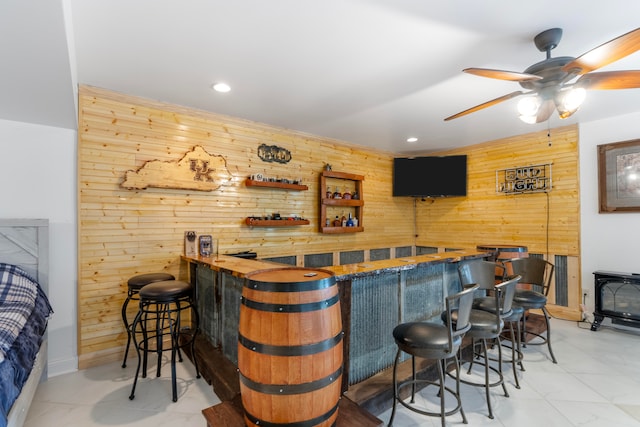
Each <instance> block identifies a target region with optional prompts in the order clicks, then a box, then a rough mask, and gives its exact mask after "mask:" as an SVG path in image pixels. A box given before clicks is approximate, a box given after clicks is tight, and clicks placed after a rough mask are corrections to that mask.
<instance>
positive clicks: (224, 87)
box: [211, 83, 231, 93]
mask: <svg viewBox="0 0 640 427" xmlns="http://www.w3.org/2000/svg"><path fill="white" fill-rule="evenodd" d="M211 87H212V88H213V90H215V91H216V92H222V93H225V92H229V91H230V90H231V86H229V85H228V84H226V83H214V84H213V85H212V86H211Z"/></svg>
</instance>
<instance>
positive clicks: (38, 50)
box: [0, 0, 640, 154]
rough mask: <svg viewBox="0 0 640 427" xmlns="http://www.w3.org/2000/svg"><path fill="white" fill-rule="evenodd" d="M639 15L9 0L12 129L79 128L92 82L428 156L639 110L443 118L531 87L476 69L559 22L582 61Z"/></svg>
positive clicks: (559, 6)
mask: <svg viewBox="0 0 640 427" xmlns="http://www.w3.org/2000/svg"><path fill="white" fill-rule="evenodd" d="M639 16H640V2H639V1H631V0H607V1H585V0H564V1H557V0H536V1H533V2H521V1H514V0H485V1H477V0H438V1H426V0H322V1H319V0H270V1H267V0H3V1H2V2H0V57H1V58H2V61H3V65H2V67H0V93H1V97H0V119H6V120H15V121H23V122H30V123H38V124H44V125H50V126H57V127H64V128H71V129H75V128H76V111H75V98H76V94H75V92H76V89H75V88H77V85H78V84H87V85H93V86H97V87H101V88H105V89H110V90H113V91H117V92H122V93H126V94H131V95H136V96H141V97H145V98H149V99H153V100H159V101H164V102H169V103H172V104H178V105H183V106H187V107H192V108H197V109H201V110H206V111H212V112H215V113H220V114H226V115H231V116H236V117H241V118H245V119H249V120H253V121H258V122H263V123H268V124H271V125H276V126H280V127H284V128H288V129H294V130H297V131H302V132H306V133H309V134H314V135H319V136H324V137H330V138H335V139H338V140H342V141H346V142H349V143H355V144H360V145H365V146H370V147H374V148H377V149H382V150H386V151H391V152H394V153H398V154H409V153H418V152H421V153H427V152H429V151H437V150H443V149H448V148H452V147H458V146H465V145H470V144H475V143H479V142H483V141H488V140H493V139H498V138H503V137H507V136H512V135H518V134H523V133H528V132H532V131H537V130H542V129H547V128H548V127H551V128H553V127H557V126H561V125H564V124H569V123H576V122H577V121H583V122H584V121H593V120H597V119H601V118H606V117H609V116H613V115H619V114H626V113H630V112H635V111H638V110H639V109H640V102H639V101H640V89H630V90H617V91H595V90H594V91H590V92H589V94H588V98H587V100H586V102H585V104H584V105H583V106H582V108H581V109H580V111H578V113H576V114H575V115H574V116H573V117H571V118H570V119H567V120H560V119H559V118H557V117H552V119H550V121H549V122H544V123H540V124H537V125H526V124H524V123H522V122H521V121H520V120H519V119H518V118H517V114H516V112H515V107H516V103H517V100H510V101H506V102H503V103H501V104H499V105H496V106H493V107H490V108H488V109H484V110H482V111H479V112H476V113H473V114H471V115H468V116H464V117H461V118H458V119H456V120H452V121H450V122H444V121H443V119H444V118H445V117H447V116H449V115H452V114H454V113H457V112H459V111H461V110H464V109H467V108H469V107H472V106H474V105H477V104H480V103H482V102H485V101H488V100H490V99H493V98H496V97H499V96H502V95H505V94H507V93H510V92H512V91H515V90H518V89H520V86H519V85H518V84H517V83H513V82H508V81H500V80H495V79H487V78H482V77H478V76H473V75H468V74H463V73H462V72H461V70H462V69H463V68H466V67H485V68H498V69H505V70H511V71H523V70H524V69H525V68H527V67H528V66H529V65H531V64H533V63H535V62H538V61H541V60H543V59H544V58H545V54H544V53H543V52H540V51H538V50H537V49H536V47H535V46H534V44H533V37H534V36H535V35H536V34H537V33H539V32H541V31H543V30H545V29H548V28H552V27H561V28H563V29H564V36H563V39H562V41H561V43H560V45H559V46H558V48H556V49H555V50H554V51H553V52H552V56H574V57H576V56H579V55H581V54H583V53H585V52H586V51H588V50H590V49H592V48H594V47H596V46H598V45H600V44H602V43H604V42H606V41H608V40H610V39H612V38H614V37H617V36H619V35H621V34H623V33H626V32H628V31H631V30H633V29H635V28H637V27H638V22H639V21H638V17H639ZM624 69H636V70H640V52H636V53H635V54H632V55H630V56H628V57H627V58H624V59H622V60H620V61H618V62H615V63H613V64H611V65H609V66H607V67H605V68H602V69H601V70H600V71H605V70H624ZM216 81H225V82H227V83H229V84H230V85H231V86H232V88H233V89H232V91H231V92H229V93H227V94H217V93H215V92H213V91H212V90H211V89H210V86H211V84H212V83H213V82H216ZM409 136H415V137H418V138H419V141H418V142H417V143H413V144H410V143H407V142H406V141H405V140H406V138H407V137H409Z"/></svg>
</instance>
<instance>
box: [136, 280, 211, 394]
mask: <svg viewBox="0 0 640 427" xmlns="http://www.w3.org/2000/svg"><path fill="white" fill-rule="evenodd" d="M139 297H140V309H139V310H138V314H137V315H136V317H135V319H134V320H133V324H132V325H131V331H132V335H133V343H134V346H135V349H136V352H137V353H138V367H137V368H136V375H135V379H134V381H133V388H132V389H131V395H130V396H129V399H131V400H133V398H134V396H135V390H136V384H137V382H138V375H139V374H140V368H141V365H142V378H145V377H146V376H147V357H148V354H149V353H156V354H157V356H158V361H157V368H156V376H158V377H159V376H160V374H161V365H162V353H163V352H164V351H171V389H172V392H173V396H172V397H173V401H174V402H176V401H177V400H178V389H177V384H176V354H177V355H178V357H179V360H180V362H182V357H181V356H180V352H179V349H180V347H186V346H187V345H188V346H190V347H191V354H192V356H193V364H194V366H195V368H196V378H200V371H199V370H198V361H197V358H196V357H195V339H196V335H197V333H198V331H199V317H198V309H197V306H196V302H195V298H194V295H193V288H192V286H191V284H189V283H187V282H183V281H179V280H166V281H162V282H155V283H151V284H149V285H146V286H144V287H143V288H142V289H140V292H139ZM185 310H191V313H192V316H193V317H192V322H191V326H192V327H191V328H188V329H182V328H181V319H180V318H181V313H182V312H183V311H185ZM154 323H155V328H153V329H151V331H149V330H148V325H149V324H151V325H153V324H154ZM138 333H139V334H141V336H142V339H141V340H140V341H138V339H137V336H138ZM165 337H168V338H169V339H170V341H171V346H170V347H169V348H164V346H163V341H164V338H165ZM181 337H183V338H184V339H182V342H181Z"/></svg>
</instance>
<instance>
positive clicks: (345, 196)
mask: <svg viewBox="0 0 640 427" xmlns="http://www.w3.org/2000/svg"><path fill="white" fill-rule="evenodd" d="M342 198H343V199H345V200H351V193H350V192H349V190H347V189H346V188H345V190H344V192H343V193H342Z"/></svg>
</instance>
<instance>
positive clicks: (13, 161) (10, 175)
mask: <svg viewBox="0 0 640 427" xmlns="http://www.w3.org/2000/svg"><path fill="white" fill-rule="evenodd" d="M76 141H77V132H76V131H74V130H69V129H61V128H55V127H48V126H40V125H33V124H28V123H21V122H12V121H6V120H0V153H1V155H0V194H1V197H2V202H1V203H0V217H2V218H46V219H48V220H49V250H50V260H49V261H50V268H49V296H50V299H51V305H52V306H53V309H54V311H55V313H54V315H53V317H52V319H51V320H50V322H49V375H50V376H53V375H58V374H61V373H64V372H69V371H73V370H77V366H78V363H77V359H78V358H77V344H76V312H77V311H76V289H77V282H78V279H77V271H78V269H77V215H76V205H77V185H76V182H77V174H76V167H77V166H76V164H77V162H76V158H77V148H76V147H77V143H76Z"/></svg>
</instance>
